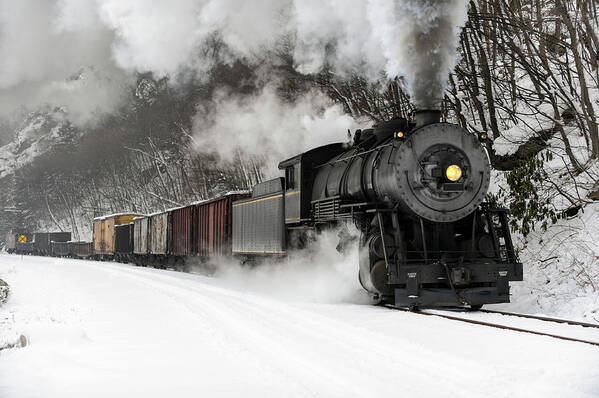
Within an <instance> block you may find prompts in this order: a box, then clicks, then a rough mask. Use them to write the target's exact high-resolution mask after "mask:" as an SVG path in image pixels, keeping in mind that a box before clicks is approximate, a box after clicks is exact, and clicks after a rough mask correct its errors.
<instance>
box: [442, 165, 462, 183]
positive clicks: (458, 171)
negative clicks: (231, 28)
mask: <svg viewBox="0 0 599 398" xmlns="http://www.w3.org/2000/svg"><path fill="white" fill-rule="evenodd" d="M445 176H446V177H447V179H448V180H449V181H451V182H456V181H458V180H459V179H460V178H462V168H461V167H460V166H458V165H457V164H452V165H451V166H449V167H447V169H445Z"/></svg>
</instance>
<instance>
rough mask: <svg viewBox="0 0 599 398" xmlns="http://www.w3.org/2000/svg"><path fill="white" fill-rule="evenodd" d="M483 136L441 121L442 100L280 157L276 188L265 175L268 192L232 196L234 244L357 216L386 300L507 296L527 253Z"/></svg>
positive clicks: (365, 278)
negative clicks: (499, 197) (516, 240)
mask: <svg viewBox="0 0 599 398" xmlns="http://www.w3.org/2000/svg"><path fill="white" fill-rule="evenodd" d="M485 139H486V137H485V136H476V135H474V134H471V133H469V132H468V131H466V130H464V129H462V128H461V127H459V126H458V125H454V124H449V123H441V122H440V112H438V111H420V112H417V113H416V114H415V117H414V122H408V121H407V120H405V119H394V120H391V121H388V122H386V123H381V124H380V125H378V126H375V127H374V128H372V129H368V130H363V131H360V130H358V131H356V133H355V136H354V140H353V145H351V146H350V147H348V146H347V145H342V144H333V145H327V146H323V147H319V148H315V149H312V150H310V151H308V152H305V153H302V154H299V155H297V156H294V157H292V158H290V159H287V160H285V161H283V162H281V163H280V164H279V168H280V169H281V170H284V171H285V178H284V179H282V180H281V182H282V183H283V184H284V187H283V188H282V189H280V193H279V187H277V188H276V189H274V190H273V192H271V194H270V196H269V195H268V193H267V192H266V191H268V189H267V186H268V185H269V184H271V185H273V186H275V185H277V184H276V183H275V184H273V183H269V182H267V183H266V184H262V185H261V186H259V188H260V189H262V190H263V192H260V193H262V195H254V197H252V198H250V199H247V200H245V201H241V202H237V203H236V204H234V205H233V206H239V207H238V208H237V209H235V208H234V214H233V217H234V223H233V225H234V231H233V251H234V252H236V253H244V254H251V253H252V252H261V253H266V252H270V253H283V252H284V251H285V250H286V246H285V245H288V246H290V247H293V246H298V245H299V246H301V245H302V243H303V242H305V241H306V240H307V236H309V234H310V232H312V231H314V230H321V229H325V228H330V227H335V226H337V225H339V224H340V223H345V222H353V223H355V225H356V226H357V227H358V229H359V230H360V232H361V237H360V240H359V245H360V259H359V264H360V267H359V280H360V283H361V284H362V286H363V287H364V289H366V290H367V291H368V292H370V293H372V295H373V296H374V297H375V298H377V299H379V300H381V301H382V302H385V303H390V304H394V305H396V306H400V307H410V308H417V307H429V306H470V307H472V308H480V307H481V306H482V305H484V304H490V303H504V302H509V282H510V281H521V280H522V264H521V263H519V262H518V260H517V257H516V255H515V252H514V247H513V243H512V240H511V236H510V231H509V225H508V219H507V214H506V211H505V210H502V209H496V208H492V207H491V206H490V205H489V204H487V203H483V201H484V199H485V195H486V193H487V190H488V188H489V182H490V162H489V158H488V155H487V152H486V150H485V148H484V145H483V144H482V142H481V141H484V140H485ZM275 182H276V181H275ZM254 193H256V189H255V190H254ZM277 200H278V201H279V202H280V204H279V205H277V204H276V203H275V202H272V203H270V204H267V203H269V201H277ZM246 205H247V206H246ZM235 210H237V211H235ZM268 220H283V221H284V226H278V229H277V226H276V225H274V224H273V225H272V226H269V225H267V224H269V223H270V221H268ZM248 221H250V222H249V223H248ZM261 223H262V224H265V225H262V226H261V225H260V224H261ZM248 225H253V227H251V228H249V229H248V227H247V226H248ZM256 227H258V228H256ZM269 227H270V228H269Z"/></svg>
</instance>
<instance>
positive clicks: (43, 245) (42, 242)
mask: <svg viewBox="0 0 599 398" xmlns="http://www.w3.org/2000/svg"><path fill="white" fill-rule="evenodd" d="M70 240H71V233H70V232H36V233H34V234H33V254H36V255H38V256H49V255H52V254H53V253H52V242H68V241H70Z"/></svg>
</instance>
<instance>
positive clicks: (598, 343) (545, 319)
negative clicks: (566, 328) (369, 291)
mask: <svg viewBox="0 0 599 398" xmlns="http://www.w3.org/2000/svg"><path fill="white" fill-rule="evenodd" d="M387 307H388V308H391V309H395V310H399V311H405V312H413V313H415V314H419V315H426V316H434V317H439V318H444V319H450V320H452V321H458V322H464V323H470V324H473V325H481V326H487V327H492V328H497V329H504V330H511V331H514V332H520V333H528V334H534V335H537V336H545V337H551V338H554V339H559V340H566V341H572V342H576V343H583V344H589V345H593V346H596V347H599V341H590V340H584V339H579V338H575V337H568V336H563V335H558V334H553V333H547V332H541V331H538V330H531V329H525V328H520V327H516V326H509V325H503V324H500V323H492V322H487V321H480V320H476V319H470V318H462V317H459V316H456V315H453V314H452V315H449V314H446V313H441V312H427V311H426V310H420V311H410V310H408V309H406V308H400V307H395V306H392V305H387ZM461 310H462V311H464V310H463V309H461ZM449 311H452V310H451V309H450V310H449ZM453 311H456V309H453ZM478 312H482V313H488V314H498V315H505V316H513V317H519V318H528V319H535V320H539V321H543V322H555V323H561V324H568V325H573V326H582V327H586V328H596V329H599V325H594V324H591V323H585V322H577V321H570V320H566V319H560V318H550V317H542V316H535V315H528V314H519V313H513V312H504V311H494V310H479V311H478ZM468 313H474V311H468Z"/></svg>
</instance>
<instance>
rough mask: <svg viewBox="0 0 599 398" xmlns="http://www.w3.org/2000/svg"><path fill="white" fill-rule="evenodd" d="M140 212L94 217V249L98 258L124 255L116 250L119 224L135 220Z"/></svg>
mask: <svg viewBox="0 0 599 398" xmlns="http://www.w3.org/2000/svg"><path fill="white" fill-rule="evenodd" d="M139 216H140V214H134V213H119V214H111V215H109V216H104V217H96V218H94V224H93V251H94V257H96V258H98V259H102V260H104V259H113V258H115V257H118V258H119V259H120V258H121V257H122V256H121V254H120V253H117V252H116V242H117V240H116V229H117V227H118V226H119V225H127V224H130V223H131V222H133V220H134V219H135V218H136V217H139Z"/></svg>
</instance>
